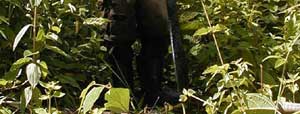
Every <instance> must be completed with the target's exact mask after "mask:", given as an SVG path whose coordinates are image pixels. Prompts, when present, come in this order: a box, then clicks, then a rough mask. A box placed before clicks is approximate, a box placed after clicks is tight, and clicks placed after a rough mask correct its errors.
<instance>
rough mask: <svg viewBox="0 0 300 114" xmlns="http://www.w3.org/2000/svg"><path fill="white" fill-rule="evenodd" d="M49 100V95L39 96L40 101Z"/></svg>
mask: <svg viewBox="0 0 300 114" xmlns="http://www.w3.org/2000/svg"><path fill="white" fill-rule="evenodd" d="M49 98H50V96H49V95H41V96H40V97H39V99H40V100H48V99H49Z"/></svg>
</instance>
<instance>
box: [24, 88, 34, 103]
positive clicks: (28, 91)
mask: <svg viewBox="0 0 300 114" xmlns="http://www.w3.org/2000/svg"><path fill="white" fill-rule="evenodd" d="M24 93H25V94H24V95H25V101H26V102H25V106H26V107H27V105H28V104H29V102H30V100H31V97H32V89H31V87H27V88H25V89H24Z"/></svg>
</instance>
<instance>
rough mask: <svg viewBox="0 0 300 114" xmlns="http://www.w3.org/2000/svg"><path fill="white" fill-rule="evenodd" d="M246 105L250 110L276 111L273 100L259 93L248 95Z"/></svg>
mask: <svg viewBox="0 0 300 114" xmlns="http://www.w3.org/2000/svg"><path fill="white" fill-rule="evenodd" d="M246 104H247V106H248V107H249V109H270V110H274V109H276V106H275V104H274V103H273V101H272V100H271V99H269V98H268V97H266V96H264V95H262V94H259V93H248V94H247V95H246Z"/></svg>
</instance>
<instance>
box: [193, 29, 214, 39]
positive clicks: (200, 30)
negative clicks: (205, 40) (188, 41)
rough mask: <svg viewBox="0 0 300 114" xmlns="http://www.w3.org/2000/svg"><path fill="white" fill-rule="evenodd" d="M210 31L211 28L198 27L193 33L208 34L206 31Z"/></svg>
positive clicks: (198, 34) (195, 34)
mask: <svg viewBox="0 0 300 114" xmlns="http://www.w3.org/2000/svg"><path fill="white" fill-rule="evenodd" d="M210 32H211V30H210V28H200V29H198V30H197V31H196V32H195V33H194V35H193V36H194V37H195V36H203V35H206V34H208V33H210Z"/></svg>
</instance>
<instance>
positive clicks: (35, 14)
mask: <svg viewBox="0 0 300 114" xmlns="http://www.w3.org/2000/svg"><path fill="white" fill-rule="evenodd" d="M36 21H37V7H36V6H34V15H33V29H32V32H33V37H32V45H33V49H32V51H33V53H34V52H35V51H36V43H35V42H36ZM36 59H37V57H36V55H33V61H34V62H36Z"/></svg>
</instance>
